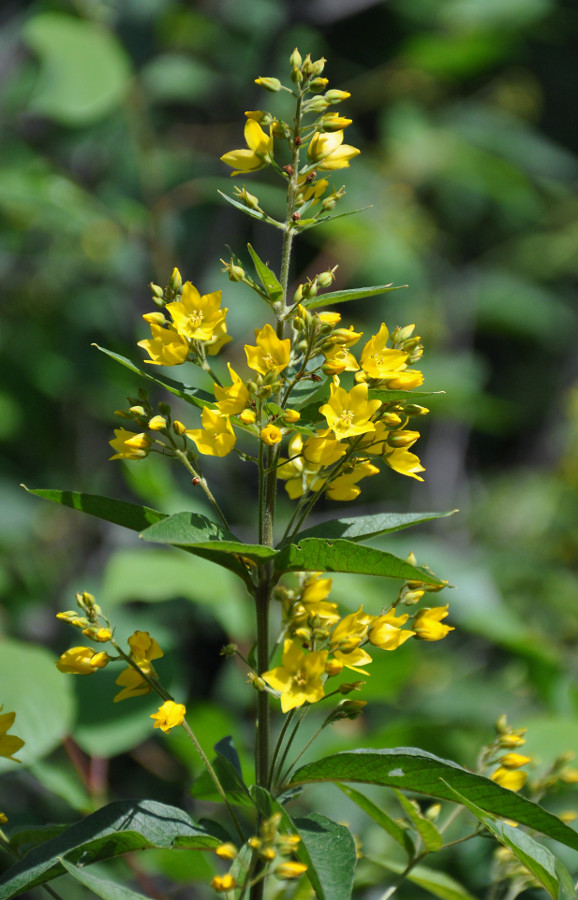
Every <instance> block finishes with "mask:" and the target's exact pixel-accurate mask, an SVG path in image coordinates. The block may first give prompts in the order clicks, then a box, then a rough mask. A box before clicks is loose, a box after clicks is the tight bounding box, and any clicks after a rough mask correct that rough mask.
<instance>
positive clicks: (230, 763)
mask: <svg viewBox="0 0 578 900" xmlns="http://www.w3.org/2000/svg"><path fill="white" fill-rule="evenodd" d="M213 749H214V751H215V753H216V754H217V755H216V757H215V759H213V761H212V766H213V768H214V770H215V772H216V773H217V776H218V778H219V781H220V782H221V785H222V786H223V789H224V791H225V793H226V795H227V798H228V799H229V800H231V801H232V802H233V803H239V804H241V805H242V806H254V801H253V798H252V796H251V794H250V793H249V788H248V787H247V785H246V784H245V782H244V780H243V773H242V771H241V761H240V759H239V754H238V753H237V750H236V748H235V745H234V744H233V738H232V737H230V736H229V737H225V738H223V739H222V740H220V741H219V742H218V743H217V744H215V746H214V748H213ZM191 794H192V796H193V797H196V798H197V799H198V800H214V801H216V802H220V801H221V799H222V798H221V795H220V794H219V793H218V791H217V789H216V787H215V785H214V783H213V779H212V778H211V777H210V775H209V773H208V772H207V771H206V770H204V771H203V772H201V774H200V775H199V777H198V778H197V779H196V780H195V782H194V784H193V787H192V790H191Z"/></svg>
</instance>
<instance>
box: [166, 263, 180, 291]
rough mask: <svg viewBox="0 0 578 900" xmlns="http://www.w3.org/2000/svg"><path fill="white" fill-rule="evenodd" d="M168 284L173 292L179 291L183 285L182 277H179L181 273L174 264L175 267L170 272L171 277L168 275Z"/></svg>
mask: <svg viewBox="0 0 578 900" xmlns="http://www.w3.org/2000/svg"><path fill="white" fill-rule="evenodd" d="M169 285H170V287H171V289H172V290H173V291H174V292H175V294H178V293H179V291H180V290H181V289H182V287H183V279H182V277H181V273H180V272H179V270H178V269H177V268H176V266H175V268H174V269H173V271H172V273H171V277H170V280H169Z"/></svg>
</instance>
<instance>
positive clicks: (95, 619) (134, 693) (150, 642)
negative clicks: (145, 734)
mask: <svg viewBox="0 0 578 900" xmlns="http://www.w3.org/2000/svg"><path fill="white" fill-rule="evenodd" d="M76 603H77V606H78V608H79V610H80V613H81V615H79V612H78V610H73V609H72V610H66V611H65V612H59V613H57V616H56V618H57V619H61V620H62V621H63V622H67V623H68V624H69V625H72V626H73V628H77V629H79V630H80V631H81V632H82V634H83V635H84V636H85V637H87V638H89V639H90V640H91V641H94V642H95V643H97V644H105V643H110V645H111V647H112V648H113V650H114V651H116V655H114V656H113V655H109V654H108V653H107V652H105V651H104V650H95V649H93V648H92V647H85V646H78V647H71V648H70V650H66V651H65V652H64V653H63V654H62V655H61V656H60V658H59V659H58V660H57V662H56V667H57V668H58V669H59V670H60V671H61V672H64V673H65V674H67V675H93V674H94V673H95V672H96V670H97V669H104V668H105V666H107V665H108V664H109V663H111V662H119V661H124V662H125V663H126V668H124V669H123V670H122V672H121V673H120V674H119V676H118V678H117V679H116V684H117V685H118V686H119V687H120V688H121V690H120V691H119V692H118V694H117V695H116V696H115V698H114V702H115V703H117V702H119V701H120V700H126V699H129V698H131V697H140V696H142V695H143V694H150V692H151V691H153V690H156V691H157V693H159V694H160V695H161V696H163V697H164V696H166V695H165V693H164V692H163V690H162V687H161V685H160V682H159V680H158V675H157V672H156V670H155V668H154V666H153V660H156V659H160V658H161V657H162V656H163V651H162V650H161V648H160V647H159V645H158V643H157V642H156V640H155V639H154V638H153V637H151V636H150V634H149V633H148V631H135V632H133V634H131V636H130V637H129V639H128V646H129V652H128V653H125V652H124V651H123V650H122V649H121V647H120V646H119V645H118V644H117V642H116V640H115V638H114V630H113V628H112V627H111V624H110V621H109V620H108V618H107V617H106V616H105V615H104V613H103V611H102V609H101V607H100V606H99V604H98V603H97V602H96V601H95V599H94V597H93V596H92V594H89V593H88V591H83V592H82V593H78V594H77V595H76ZM185 715H186V709H185V707H184V706H183V704H182V703H175V702H174V701H173V700H165V702H164V703H163V704H162V706H160V707H159V710H158V712H156V713H154V714H153V715H152V716H151V718H152V719H154V720H155V723H154V727H155V728H160V729H161V730H162V731H164V732H167V731H170V729H171V728H174V727H175V726H177V725H181V724H182V723H183V721H184V718H185ZM0 746H1V745H0Z"/></svg>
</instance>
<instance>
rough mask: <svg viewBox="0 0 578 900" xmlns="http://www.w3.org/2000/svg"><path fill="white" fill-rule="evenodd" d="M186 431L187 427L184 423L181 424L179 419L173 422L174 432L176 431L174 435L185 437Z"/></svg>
mask: <svg viewBox="0 0 578 900" xmlns="http://www.w3.org/2000/svg"><path fill="white" fill-rule="evenodd" d="M186 430H187V429H186V426H185V425H183V423H182V422H179V420H178V419H175V421H174V422H173V431H174V433H175V434H179V435H183V434H184V433H185V431H186Z"/></svg>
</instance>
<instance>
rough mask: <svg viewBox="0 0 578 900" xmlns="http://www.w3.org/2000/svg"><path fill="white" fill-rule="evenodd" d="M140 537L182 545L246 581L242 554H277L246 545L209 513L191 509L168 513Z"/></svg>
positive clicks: (257, 556)
mask: <svg viewBox="0 0 578 900" xmlns="http://www.w3.org/2000/svg"><path fill="white" fill-rule="evenodd" d="M203 523H205V524H203ZM219 535H222V537H219ZM140 537H142V538H143V540H145V541H153V542H155V543H158V544H170V545H171V546H173V547H181V548H182V549H183V550H188V552H189V553H192V554H194V555H195V556H202V557H203V559H208V560H210V561H211V562H214V563H215V564H216V565H218V566H224V567H225V568H226V569H230V570H231V571H232V572H234V573H235V574H236V575H238V576H239V577H240V578H242V579H243V581H245V582H247V577H248V576H247V570H246V567H245V565H244V564H243V563H242V562H240V561H239V557H241V556H242V557H247V558H248V559H253V560H262V559H270V558H271V557H272V556H275V553H276V551H275V550H272V549H271V548H270V547H265V546H263V545H261V544H244V543H242V541H238V540H236V538H235V536H234V535H233V534H231V533H230V532H227V531H226V530H225V529H222V528H221V527H220V526H219V525H215V524H214V523H213V522H210V521H209V519H206V518H205V516H201V515H198V514H197V513H189V512H182V513H175V515H173V516H168V517H167V518H166V519H163V521H162V522H158V523H157V524H156V525H152V526H151V527H150V528H146V529H145V530H144V531H143V532H142V533H141V535H140Z"/></svg>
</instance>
